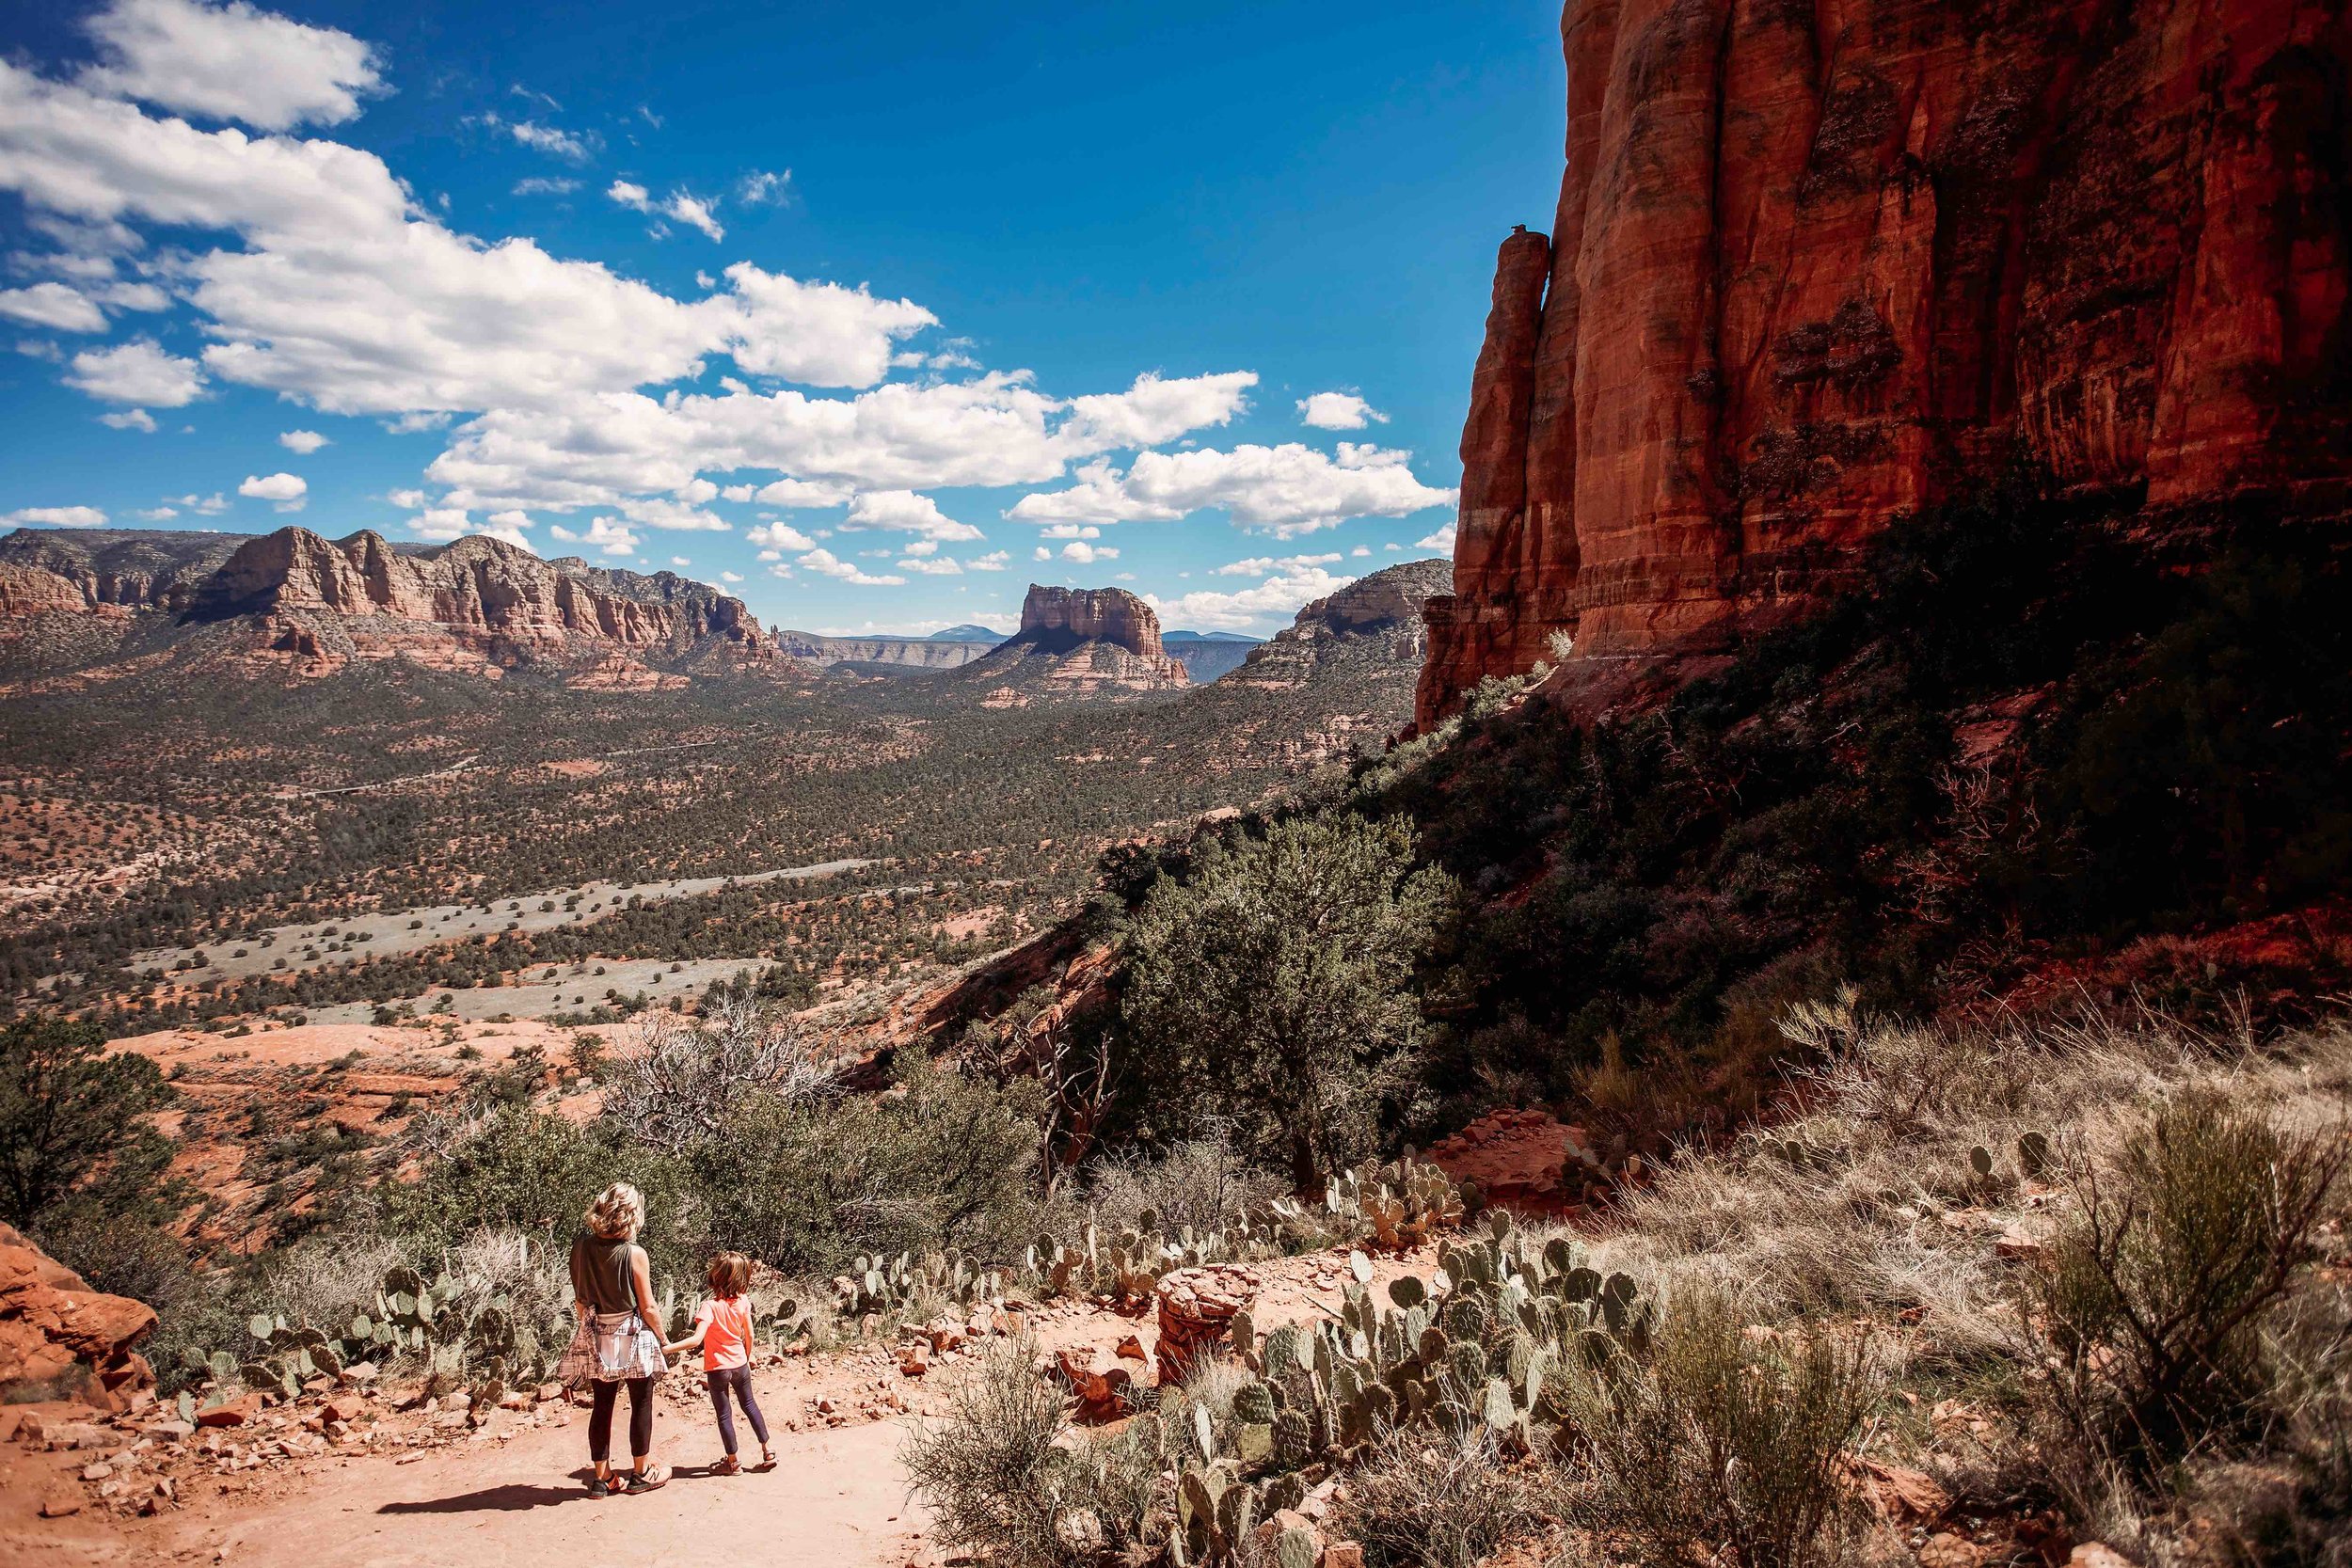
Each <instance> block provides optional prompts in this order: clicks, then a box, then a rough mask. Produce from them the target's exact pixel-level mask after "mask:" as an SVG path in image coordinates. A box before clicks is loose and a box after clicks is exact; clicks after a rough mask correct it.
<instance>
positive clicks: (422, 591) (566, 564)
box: [194, 528, 772, 652]
mask: <svg viewBox="0 0 2352 1568" xmlns="http://www.w3.org/2000/svg"><path fill="white" fill-rule="evenodd" d="M194 609H195V611H196V613H198V614H199V615H200V616H208V617H209V616H223V615H234V614H267V615H278V616H284V615H294V614H300V613H302V612H305V611H310V612H327V613H332V614H337V615H343V616H367V615H373V616H386V617H390V618H392V619H395V620H404V621H421V622H430V623H432V624H434V625H436V626H443V627H447V628H450V629H452V630H453V631H457V632H460V633H469V634H473V635H474V636H476V637H478V638H485V639H486V638H490V637H497V638H501V639H503V640H505V641H509V642H511V643H515V644H519V645H521V646H524V647H533V646H536V647H542V648H560V647H562V646H564V644H565V641H566V639H567V638H568V637H571V636H586V637H591V638H595V639H596V640H598V641H603V642H609V643H615V644H618V645H619V646H621V647H623V648H628V649H654V648H660V649H675V650H680V651H682V650H683V649H684V648H685V647H687V646H689V645H691V644H693V643H696V642H701V641H709V640H719V641H733V642H738V643H741V644H744V645H745V646H746V647H747V649H749V650H753V651H760V652H772V642H771V640H770V639H768V638H767V637H766V636H765V635H764V634H763V633H762V632H761V631H760V629H759V625H758V623H757V622H755V621H754V620H753V619H752V617H751V614H750V612H749V611H748V610H745V609H744V607H743V601H742V600H740V599H736V598H730V597H728V596H727V595H725V594H718V593H714V592H712V591H711V590H710V589H708V588H706V587H704V586H703V585H702V584H700V583H695V582H690V581H688V580H686V579H685V578H678V577H675V576H674V575H672V574H670V573H667V572H663V573H660V574H659V575H657V576H654V577H649V578H648V577H640V576H638V575H637V574H635V573H633V572H632V573H621V572H607V571H600V570H597V569H596V568H594V567H591V566H589V565H587V564H586V563H585V562H580V561H573V560H564V561H553V562H549V561H542V560H540V559H539V558H538V557H537V556H535V555H532V553H531V552H530V551H529V550H525V549H519V548H517V547H516V546H513V545H509V544H507V543H505V542H504V541H503V540H499V539H491V538H486V537H483V536H479V535H477V536H473V537H469V538H465V539H460V540H458V541H457V542H456V543H455V544H453V545H451V546H447V547H446V548H443V549H439V550H433V551H427V552H410V551H403V550H396V549H394V548H393V547H392V546H391V545H389V543H387V542H386V541H385V539H384V538H383V537H382V536H381V535H379V534H376V533H373V532H367V531H362V532H359V533H355V534H353V535H352V536H351V537H350V538H348V539H344V540H341V541H335V542H330V541H328V540H326V539H322V538H320V537H319V536H318V535H317V534H315V533H312V532H310V531H308V530H307V529H299V528H286V529H280V530H278V531H277V532H276V533H271V534H265V535H263V536H262V537H260V538H257V539H253V540H250V541H248V542H247V543H246V544H245V545H244V546H241V547H240V548H239V549H238V550H237V552H236V553H235V554H234V555H231V556H230V558H229V559H228V561H227V562H224V563H223V564H222V565H221V567H220V569H219V570H218V571H216V572H215V573H214V574H213V576H212V578H211V579H210V580H209V581H207V582H206V583H205V585H204V588H203V591H202V592H201V593H200V594H199V595H198V598H197V602H196V605H195V607H194Z"/></svg>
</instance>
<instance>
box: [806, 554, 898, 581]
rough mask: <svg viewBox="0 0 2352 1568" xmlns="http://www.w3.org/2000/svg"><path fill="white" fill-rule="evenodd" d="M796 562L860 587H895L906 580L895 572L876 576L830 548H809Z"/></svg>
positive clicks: (813, 570) (811, 569)
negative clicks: (837, 554)
mask: <svg viewBox="0 0 2352 1568" xmlns="http://www.w3.org/2000/svg"><path fill="white" fill-rule="evenodd" d="M797 564H799V565H802V566H805V567H807V568H808V569H809V570H810V571H812V572H820V573H822V574H823V575H825V576H826V577H829V578H839V579H840V580H841V581H843V582H848V583H854V584H856V585H857V586H858V587H860V588H897V587H898V586H900V585H901V584H903V583H904V582H905V581H906V580H907V579H906V578H902V577H898V576H897V575H895V574H890V573H884V574H882V575H879V576H877V575H875V574H872V573H869V572H867V571H866V568H864V567H863V566H859V565H856V564H854V563H852V562H847V561H843V560H841V559H839V558H838V557H836V556H835V555H834V553H833V552H832V551H831V550H811V551H809V552H808V553H807V554H806V555H804V556H803V557H801V558H800V560H799V562H797Z"/></svg>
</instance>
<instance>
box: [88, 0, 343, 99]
mask: <svg viewBox="0 0 2352 1568" xmlns="http://www.w3.org/2000/svg"><path fill="white" fill-rule="evenodd" d="M83 26H84V28H85V30H86V31H87V32H88V33H89V35H90V37H91V39H92V40H94V41H95V42H96V43H97V46H98V58H97V61H96V63H94V64H93V65H91V66H89V67H88V68H87V70H85V71H83V72H82V75H81V83H82V85H83V86H84V87H87V88H89V89H90V90H91V91H93V92H98V93H103V94H105V95H107V96H110V97H119V98H132V99H137V100H139V101H140V102H142V103H152V104H154V105H156V106H157V107H159V108H164V109H171V110H175V111H178V112H180V113H182V114H192V115H200V116H203V117H205V118H207V119H233V120H242V121H244V122H245V123H246V124H247V125H251V126H255V127H258V128H259V129H261V130H263V131H285V130H290V129H292V128H293V127H294V126H296V125H301V124H305V123H310V124H319V125H340V124H341V123H342V122H343V121H344V120H347V119H351V118H352V117H354V116H355V115H357V114H358V112H359V100H360V99H361V98H362V97H365V96H367V95H370V94H373V93H375V92H377V91H380V90H382V88H383V80H382V77H381V76H380V74H379V73H378V70H377V61H376V56H375V51H374V49H373V47H372V46H371V45H369V44H366V43H363V42H361V41H360V40H358V39H356V38H353V37H352V36H351V35H350V34H349V33H344V32H339V31H337V30H336V29H334V28H332V27H312V26H308V25H306V24H302V23H299V22H294V21H291V20H289V19H288V18H286V17H282V16H279V15H277V14H276V13H274V12H270V11H264V10H262V9H259V8H256V7H254V6H251V5H248V4H246V0H230V3H229V4H227V5H206V4H204V3H202V0H111V3H110V4H108V5H106V6H105V7H104V8H102V9H101V10H99V11H98V13H97V14H96V15H94V16H92V17H90V18H89V20H88V21H87V22H86V23H85V24H83Z"/></svg>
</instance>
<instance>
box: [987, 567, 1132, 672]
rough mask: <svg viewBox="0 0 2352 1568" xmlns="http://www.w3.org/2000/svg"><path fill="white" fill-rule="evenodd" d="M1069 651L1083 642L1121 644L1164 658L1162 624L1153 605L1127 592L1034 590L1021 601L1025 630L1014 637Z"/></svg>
mask: <svg viewBox="0 0 2352 1568" xmlns="http://www.w3.org/2000/svg"><path fill="white" fill-rule="evenodd" d="M1013 635H1014V636H1015V637H1016V638H1025V639H1027V640H1029V641H1035V642H1039V643H1041V644H1042V643H1055V642H1058V643H1060V644H1061V645H1063V646H1065V647H1072V646H1075V645H1076V644H1078V643H1080V642H1116V643H1117V644H1119V646H1120V647H1122V648H1124V649H1126V650H1127V651H1128V652H1129V653H1131V654H1134V655H1136V657H1139V658H1160V657H1165V651H1164V650H1163V649H1162V648H1161V647H1160V618H1159V616H1158V615H1157V614H1155V613H1154V612H1153V611H1152V607H1151V606H1150V605H1148V604H1145V603H1144V602H1143V601H1142V600H1141V599H1138V598H1136V596H1135V595H1134V594H1130V593H1128V592H1127V591H1126V590H1125V589H1123V588H1050V587H1046V586H1044V585H1042V584H1040V583H1034V582H1033V583H1031V584H1029V594H1028V597H1026V598H1025V599H1023V600H1022V601H1021V629H1020V630H1019V631H1017V632H1015V633H1014V634H1013Z"/></svg>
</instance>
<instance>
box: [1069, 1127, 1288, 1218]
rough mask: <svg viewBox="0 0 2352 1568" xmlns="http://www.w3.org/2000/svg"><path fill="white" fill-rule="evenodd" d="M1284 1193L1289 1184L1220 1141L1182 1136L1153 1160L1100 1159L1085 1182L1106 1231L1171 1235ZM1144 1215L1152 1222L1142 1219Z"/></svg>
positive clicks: (1248, 1210)
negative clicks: (1156, 1231)
mask: <svg viewBox="0 0 2352 1568" xmlns="http://www.w3.org/2000/svg"><path fill="white" fill-rule="evenodd" d="M1289 1192H1290V1185H1289V1183H1287V1182H1285V1181H1283V1180H1281V1179H1280V1178H1279V1177H1276V1176H1272V1175H1269V1174H1268V1173H1267V1172H1265V1171H1263V1170H1261V1169H1259V1168H1258V1167H1257V1166H1255V1165H1252V1164H1249V1162H1248V1161H1247V1160H1245V1159H1243V1158H1242V1157H1241V1155H1240V1154H1239V1153H1237V1152H1236V1151H1235V1150H1234V1149H1233V1148H1232V1146H1231V1145H1230V1144H1228V1143H1226V1142H1225V1141H1224V1140H1222V1139H1219V1138H1186V1139H1184V1140H1182V1141H1180V1142H1178V1143H1174V1144H1171V1145H1169V1146H1168V1149H1167V1150H1166V1151H1165V1152H1164V1153H1162V1154H1160V1155H1158V1156H1156V1157H1153V1158H1137V1157H1121V1158H1114V1159H1112V1160H1109V1161H1107V1162H1105V1163H1104V1165H1103V1166H1102V1168H1101V1170H1100V1171H1099V1172H1098V1173H1097V1174H1096V1175H1095V1177H1094V1179H1093V1180H1092V1181H1091V1182H1090V1183H1089V1186H1088V1189H1087V1202H1088V1203H1089V1205H1090V1206H1091V1207H1092V1209H1093V1210H1094V1213H1095V1216H1096V1218H1097V1221H1098V1223H1100V1224H1101V1225H1102V1226H1103V1227H1104V1228H1105V1229H1108V1230H1112V1231H1118V1230H1121V1229H1125V1228H1129V1227H1133V1228H1135V1229H1137V1230H1144V1229H1152V1228H1157V1229H1159V1230H1163V1231H1165V1232H1167V1233H1168V1234H1169V1235H1171V1236H1172V1235H1178V1234H1181V1233H1182V1232H1183V1230H1184V1227H1187V1226H1189V1227H1192V1229H1193V1230H1194V1231H1195V1232H1196V1233H1200V1234H1203V1235H1205V1234H1206V1233H1208V1232H1209V1231H1211V1230H1216V1229H1220V1228H1222V1227H1225V1226H1227V1225H1229V1224H1231V1223H1232V1221H1234V1220H1236V1219H1239V1218H1241V1217H1242V1216H1243V1215H1245V1214H1248V1213H1253V1212H1262V1211H1263V1209H1264V1208H1265V1206H1266V1204H1267V1203H1268V1202H1270V1201H1271V1200H1273V1199H1274V1198H1277V1197H1280V1196H1285V1195H1287V1194H1288V1193H1289ZM1146 1214H1149V1215H1150V1216H1151V1217H1152V1219H1153V1220H1155V1221H1156V1222H1157V1224H1156V1226H1146V1225H1145V1224H1144V1223H1143V1221H1144V1216H1145V1215H1146Z"/></svg>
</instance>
